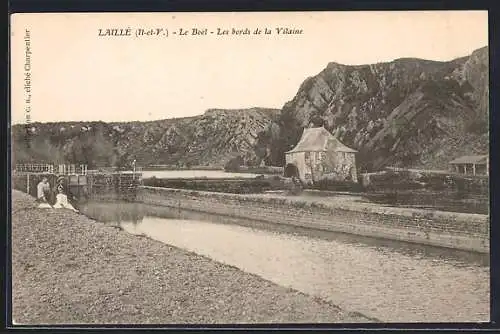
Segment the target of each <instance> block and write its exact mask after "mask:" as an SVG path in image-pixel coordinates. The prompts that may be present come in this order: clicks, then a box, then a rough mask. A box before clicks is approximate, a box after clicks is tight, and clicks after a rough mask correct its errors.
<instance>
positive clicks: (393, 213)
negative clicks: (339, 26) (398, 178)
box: [138, 186, 489, 253]
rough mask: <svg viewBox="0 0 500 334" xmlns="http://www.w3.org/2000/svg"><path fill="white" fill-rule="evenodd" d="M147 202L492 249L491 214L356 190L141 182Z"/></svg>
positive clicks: (272, 221)
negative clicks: (261, 190) (383, 201)
mask: <svg viewBox="0 0 500 334" xmlns="http://www.w3.org/2000/svg"><path fill="white" fill-rule="evenodd" d="M138 199H139V200H140V201H142V202H144V203H146V204H152V205H160V206H169V207H174V208H175V207H177V208H179V209H186V210H194V211H200V212H206V213H213V214H218V215H225V216H232V217H237V218H245V219H251V220H259V221H264V222H267V223H270V224H285V225H292V226H299V227H304V228H310V229H317V230H326V231H330V232H342V233H349V234H354V235H362V236H367V237H373V238H384V239H389V240H397V241H405V242H412V243H417V244H424V245H430V246H438V247H446V248H453V249H459V250H465V251H474V252H480V253H488V252H489V217H488V215H481V214H466V213H456V212H445V211H436V210H425V209H413V208H398V207H389V206H383V205H379V204H375V203H364V202H361V201H358V200H356V197H355V196H352V195H340V194H339V195H338V196H334V197H328V198H324V197H313V196H309V197H307V196H287V195H286V194H282V193H267V194H245V195H242V194H230V193H217V192H207V191H191V190H182V189H170V188H160V187H147V186H143V187H140V190H139V196H138Z"/></svg>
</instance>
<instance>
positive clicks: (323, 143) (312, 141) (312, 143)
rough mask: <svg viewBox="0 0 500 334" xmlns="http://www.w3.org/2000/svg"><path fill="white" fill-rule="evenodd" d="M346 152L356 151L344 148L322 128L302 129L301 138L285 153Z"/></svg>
mask: <svg viewBox="0 0 500 334" xmlns="http://www.w3.org/2000/svg"><path fill="white" fill-rule="evenodd" d="M313 151H315V152H318V151H319V152H326V151H334V152H348V153H356V152H357V151H356V150H354V149H352V148H349V147H347V146H345V145H344V144H342V143H341V142H340V140H338V139H337V138H335V137H334V136H332V134H331V133H330V132H328V130H327V129H325V128H324V127H319V128H308V129H304V132H303V133H302V137H301V138H300V140H299V142H298V143H297V145H296V146H295V147H294V148H293V149H292V150H290V151H288V152H286V153H293V152H313Z"/></svg>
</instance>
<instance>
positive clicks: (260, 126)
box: [12, 108, 279, 167]
mask: <svg viewBox="0 0 500 334" xmlns="http://www.w3.org/2000/svg"><path fill="white" fill-rule="evenodd" d="M278 111H279V110H275V109H263V108H251V109H243V110H221V109H211V110H207V111H206V112H205V113H204V114H203V115H200V116H196V117H189V118H177V119H166V120H159V121H152V122H130V123H104V122H91V123H83V122H70V123H32V124H30V126H29V128H26V127H25V126H24V125H16V126H14V127H13V144H12V146H13V162H22V161H30V160H31V161H71V162H75V163H76V162H86V163H88V164H89V165H90V166H91V167H95V166H111V165H126V164H129V163H130V162H131V161H132V160H133V159H136V160H137V162H138V164H139V165H142V166H144V165H148V164H171V165H181V166H186V165H187V166H189V165H207V166H208V165H210V166H219V167H222V166H223V165H224V164H225V163H226V162H227V161H229V160H230V159H231V158H232V157H234V156H238V155H240V156H242V157H244V158H245V160H247V161H248V162H249V163H258V162H260V160H261V159H260V158H259V157H260V156H262V155H263V156H265V155H266V152H265V150H264V151H263V152H261V151H259V149H258V148H256V142H257V138H258V134H259V132H262V131H263V130H265V129H266V128H267V127H268V125H269V124H270V123H272V122H273V120H275V119H276V117H277V113H278Z"/></svg>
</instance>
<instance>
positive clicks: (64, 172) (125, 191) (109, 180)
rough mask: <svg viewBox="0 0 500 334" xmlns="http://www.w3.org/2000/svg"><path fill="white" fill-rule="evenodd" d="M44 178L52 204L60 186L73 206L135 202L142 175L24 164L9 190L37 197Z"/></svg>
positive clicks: (69, 166) (18, 170)
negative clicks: (98, 201)
mask: <svg viewBox="0 0 500 334" xmlns="http://www.w3.org/2000/svg"><path fill="white" fill-rule="evenodd" d="M44 177H45V178H47V180H48V182H49V185H50V189H51V196H50V198H49V202H50V201H54V200H55V195H56V193H57V187H58V186H59V185H62V186H63V189H64V190H65V192H66V194H67V195H68V198H69V199H71V200H72V201H76V202H84V201H87V200H89V199H112V200H130V201H134V200H135V199H136V197H137V194H138V190H139V186H140V185H141V184H142V172H135V171H95V170H88V169H87V165H74V164H68V165H57V166H56V165H54V164H23V165H17V166H16V169H15V170H14V172H13V175H12V187H13V188H14V189H17V190H20V191H23V192H25V193H27V194H29V195H31V196H33V197H36V195H37V194H36V193H37V185H38V183H39V182H40V181H41V180H42V179H43V178H44Z"/></svg>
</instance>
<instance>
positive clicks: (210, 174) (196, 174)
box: [142, 170, 259, 179]
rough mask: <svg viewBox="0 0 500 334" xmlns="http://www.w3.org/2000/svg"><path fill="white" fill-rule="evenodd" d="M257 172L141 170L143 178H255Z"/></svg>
mask: <svg viewBox="0 0 500 334" xmlns="http://www.w3.org/2000/svg"><path fill="white" fill-rule="evenodd" d="M258 175H259V174H252V173H230V172H225V171H223V170H145V171H142V177H143V178H144V179H146V178H150V177H156V178H160V179H161V178H165V179H195V178H208V179H227V178H255V177H257V176H258Z"/></svg>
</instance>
